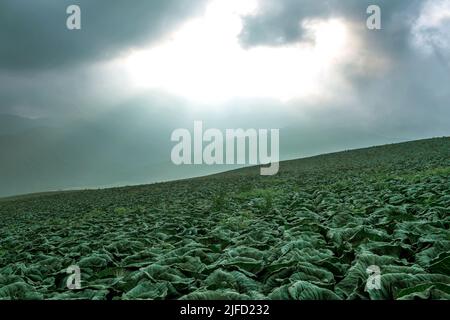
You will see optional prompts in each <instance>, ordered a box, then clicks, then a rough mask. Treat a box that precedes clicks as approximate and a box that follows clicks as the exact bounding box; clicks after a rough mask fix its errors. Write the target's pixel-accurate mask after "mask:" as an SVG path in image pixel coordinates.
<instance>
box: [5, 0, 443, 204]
mask: <svg viewBox="0 0 450 320" xmlns="http://www.w3.org/2000/svg"><path fill="white" fill-rule="evenodd" d="M70 4H77V5H79V6H80V8H81V19H82V20H81V21H82V28H81V30H75V31H74V30H68V29H67V28H66V19H67V17H68V15H67V14H66V8H67V6H68V5H70ZM369 4H376V5H378V6H380V8H381V12H382V29H381V30H368V29H367V28H366V19H367V17H368V15H367V13H366V8H367V6H368V5H369ZM0 39H2V42H1V45H0V150H1V151H0V196H9V195H14V194H21V193H30V192H41V191H48V190H59V189H72V188H97V187H104V186H116V185H131V184H142V183H151V182H157V181H165V180H172V179H180V178H185V177H191V176H197V175H203V174H208V173H214V172H219V171H225V170H230V169H233V168H235V167H237V166H225V165H223V166H220V165H218V166H175V165H174V164H172V162H171V159H170V152H171V149H172V147H173V146H174V144H175V143H173V142H172V141H170V136H171V133H172V132H173V131H174V130H175V129H177V128H186V129H189V130H191V131H192V128H193V123H194V121H195V120H201V121H203V123H204V125H205V127H208V128H218V129H220V130H225V129H227V128H232V129H234V128H244V129H247V128H255V129H260V128H266V129H271V128H279V129H280V158H281V159H292V158H298V157H303V156H308V155H314V154H320V153H326V152H332V151H338V150H345V149H353V148H359V147H365V146H371V145H379V144H386V143H394V142H400V141H407V140H414V139H420V138H428V137H436V136H448V135H450V89H449V83H450V54H449V52H450V1H448V0H424V1H410V0H398V1H387V0H378V1H365V0H364V1H356V0H348V1H311V0H256V1H242V0H241V1H235V0H231V1H221V0H209V1H206V0H205V1H203V0H200V1H187V0H170V1H166V0H164V1H162V0H161V1H158V0H154V1H140V0H139V1H133V4H132V5H131V4H130V2H129V1H121V0H114V1H108V2H106V1H88V0H78V1H65V0H64V1H44V0H43V1H32V2H30V1H23V0H3V1H1V3H0Z"/></svg>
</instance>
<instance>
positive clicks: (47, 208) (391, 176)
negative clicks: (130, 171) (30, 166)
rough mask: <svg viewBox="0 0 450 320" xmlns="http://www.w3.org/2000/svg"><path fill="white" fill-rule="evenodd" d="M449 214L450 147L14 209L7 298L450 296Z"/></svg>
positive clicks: (7, 235) (5, 213)
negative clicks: (370, 283)
mask: <svg viewBox="0 0 450 320" xmlns="http://www.w3.org/2000/svg"><path fill="white" fill-rule="evenodd" d="M449 212H450V138H436V139H429V140H420V141H413V142H407V143H401V144H392V145H385V146H380V147H371V148H366V149H358V150H351V151H345V152H339V153H333V154H327V155H321V156H316V157H311V158H305V159H299V160H292V161H286V162H282V163H281V164H280V172H279V174H278V175H276V176H272V177H262V176H259V170H258V168H256V167H254V168H245V169H241V170H235V171H230V172H227V173H222V174H217V175H212V176H207V177H202V178H196V179H187V180H180V181H174V182H167V183H160V184H153V185H142V186H136V187H126V188H113V189H104V190H86V191H76V192H65V193H49V194H42V195H34V196H29V197H27V196H25V197H20V198H12V199H9V200H3V201H1V202H0V217H1V218H0V299H15V298H18V299H28V298H29V299H43V298H44V299H86V298H88V299H179V298H183V299H225V298H226V299H249V298H250V299H267V298H268V299H414V298H424V299H449V298H450V231H449V225H450V216H449ZM71 265H78V266H79V267H80V269H81V279H82V289H81V290H74V291H71V290H68V289H67V288H66V278H67V274H66V268H67V267H69V266H71ZM369 266H377V267H378V268H379V270H380V274H381V278H380V285H381V287H380V288H379V289H372V290H365V286H366V282H367V279H368V277H369V274H368V273H367V268H368V267H369Z"/></svg>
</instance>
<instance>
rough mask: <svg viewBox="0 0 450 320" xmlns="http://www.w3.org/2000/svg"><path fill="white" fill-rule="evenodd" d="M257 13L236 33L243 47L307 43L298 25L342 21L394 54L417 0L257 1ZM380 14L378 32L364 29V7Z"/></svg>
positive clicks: (415, 10)
mask: <svg viewBox="0 0 450 320" xmlns="http://www.w3.org/2000/svg"><path fill="white" fill-rule="evenodd" d="M260 3H261V5H260V10H259V12H258V13H257V14H254V15H249V16H247V17H245V19H244V29H243V30H242V32H241V34H240V40H241V43H242V45H243V46H245V47H252V46H259V45H272V46H277V45H285V44H288V43H291V42H298V41H303V40H307V37H306V35H307V34H306V33H305V30H304V28H302V22H304V21H305V20H308V19H328V18H344V19H346V20H348V21H352V22H354V23H355V24H357V25H359V26H360V28H359V31H360V32H362V33H363V36H364V37H365V39H366V41H367V42H368V43H371V44H372V45H373V46H374V47H375V46H376V47H382V48H384V49H389V50H390V51H391V52H393V53H395V52H398V51H399V50H400V49H402V47H404V46H405V44H406V40H407V37H406V36H405V35H407V33H408V32H409V27H410V26H409V23H410V19H411V17H413V16H417V14H418V12H419V11H420V7H421V6H420V4H421V3H423V1H421V0H408V1H389V0H346V1H342V0H327V1H317V0H261V1H260ZM369 5H378V6H380V8H381V11H382V27H383V30H382V31H380V32H372V31H369V30H368V29H366V20H367V17H368V15H367V13H366V10H367V7H368V6H369Z"/></svg>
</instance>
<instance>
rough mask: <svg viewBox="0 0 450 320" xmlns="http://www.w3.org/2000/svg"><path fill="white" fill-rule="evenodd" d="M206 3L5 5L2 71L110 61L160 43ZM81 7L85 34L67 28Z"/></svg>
mask: <svg viewBox="0 0 450 320" xmlns="http://www.w3.org/2000/svg"><path fill="white" fill-rule="evenodd" d="M204 2H205V1H204V0H200V1H195V2H193V1H189V0H164V1H157V0H133V1H126V0H109V1H99V0H59V1H56V0H39V1H28V0H2V1H1V2H0V39H1V45H0V69H9V70H28V71H30V70H34V69H46V68H54V67H60V66H62V65H74V64H78V63H82V62H90V61H92V60H94V59H107V58H109V57H113V56H115V55H117V54H118V53H120V52H121V51H122V50H126V49H130V47H135V46H139V45H142V44H143V43H147V42H150V41H153V40H155V39H158V38H160V37H161V35H163V34H165V33H167V32H168V31H170V30H171V29H172V28H173V27H174V26H176V25H177V24H179V23H180V22H182V21H183V19H185V18H186V17H187V16H189V15H191V14H193V13H194V12H195V11H196V10H199V9H200V8H201V6H202V4H203V3H204ZM71 4H76V5H79V6H80V7H81V20H82V29H81V30H76V31H69V30H68V29H67V28H66V19H67V17H68V15H67V14H66V8H67V7H68V6H69V5H71Z"/></svg>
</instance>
